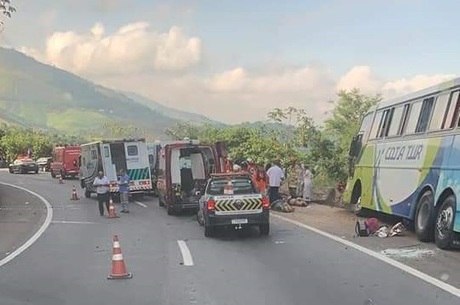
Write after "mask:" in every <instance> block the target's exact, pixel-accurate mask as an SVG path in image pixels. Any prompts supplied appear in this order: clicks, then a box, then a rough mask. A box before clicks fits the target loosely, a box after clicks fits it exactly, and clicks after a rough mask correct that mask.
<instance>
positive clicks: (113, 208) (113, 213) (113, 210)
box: [108, 198, 119, 218]
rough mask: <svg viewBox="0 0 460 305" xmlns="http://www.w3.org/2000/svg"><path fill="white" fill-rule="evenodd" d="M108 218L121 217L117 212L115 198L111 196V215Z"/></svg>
mask: <svg viewBox="0 0 460 305" xmlns="http://www.w3.org/2000/svg"><path fill="white" fill-rule="evenodd" d="M108 218H119V216H118V215H117V212H116V211H115V206H114V205H113V200H112V198H110V201H109V216H108Z"/></svg>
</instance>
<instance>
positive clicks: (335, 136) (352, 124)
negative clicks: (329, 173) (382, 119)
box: [325, 89, 381, 181]
mask: <svg viewBox="0 0 460 305" xmlns="http://www.w3.org/2000/svg"><path fill="white" fill-rule="evenodd" d="M338 97H339V99H338V101H337V103H336V106H335V108H334V110H333V111H332V117H331V118H329V119H328V120H326V121H325V134H326V136H327V137H328V138H329V139H331V140H333V141H334V142H335V143H336V144H335V154H334V155H333V158H334V162H333V163H334V164H336V165H337V166H336V165H333V166H332V164H331V166H332V167H333V168H334V171H335V173H336V175H335V176H336V178H337V179H339V180H342V181H343V180H345V179H346V176H347V162H348V150H349V146H350V143H351V140H352V138H353V136H354V135H356V133H357V132H358V129H359V127H360V125H361V121H362V119H363V118H364V116H365V115H366V113H367V112H368V111H369V110H370V109H371V107H373V106H375V105H376V104H377V103H378V102H380V100H381V96H380V95H375V96H367V95H364V94H361V92H360V91H359V89H353V90H350V91H340V92H339V93H338ZM333 168H330V169H329V170H333Z"/></svg>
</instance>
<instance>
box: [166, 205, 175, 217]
mask: <svg viewBox="0 0 460 305" xmlns="http://www.w3.org/2000/svg"><path fill="white" fill-rule="evenodd" d="M167 210H168V215H174V207H173V206H172V205H170V204H168V207H167Z"/></svg>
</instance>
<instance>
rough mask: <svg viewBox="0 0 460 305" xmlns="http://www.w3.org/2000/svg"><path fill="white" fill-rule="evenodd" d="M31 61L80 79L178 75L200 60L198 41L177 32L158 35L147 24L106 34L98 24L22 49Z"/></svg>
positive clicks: (131, 26) (174, 30)
mask: <svg viewBox="0 0 460 305" xmlns="http://www.w3.org/2000/svg"><path fill="white" fill-rule="evenodd" d="M23 50H24V51H25V52H27V53H28V54H29V55H31V56H34V57H35V58H37V59H39V60H42V61H45V62H48V63H53V64H55V65H56V66H58V67H60V68H62V69H66V70H70V71H72V72H75V73H77V74H81V75H84V76H98V75H107V74H115V75H127V74H130V73H138V72H141V71H145V70H152V71H165V70H166V71H180V70H184V69H187V68H189V67H191V66H193V65H196V64H197V63H199V61H200V60H201V40H200V39H199V38H196V37H187V36H186V35H185V34H184V32H183V31H182V29H181V28H179V27H175V26H173V27H171V29H170V30H169V31H168V32H166V33H158V32H155V31H153V30H152V29H151V28H150V25H149V24H148V23H147V22H136V23H131V24H127V25H125V26H122V27H120V28H119V29H118V30H117V31H116V32H114V33H112V34H110V33H106V30H105V28H104V26H103V24H101V23H96V24H95V25H94V26H93V27H92V28H91V29H90V30H89V31H88V33H76V32H74V31H67V32H55V33H53V34H51V35H50V36H49V37H48V39H47V41H46V49H45V50H44V51H43V52H40V51H39V50H36V49H27V48H23Z"/></svg>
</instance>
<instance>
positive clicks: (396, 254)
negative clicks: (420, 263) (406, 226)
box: [380, 246, 435, 259]
mask: <svg viewBox="0 0 460 305" xmlns="http://www.w3.org/2000/svg"><path fill="white" fill-rule="evenodd" d="M380 253H381V254H383V255H385V256H388V257H391V258H399V259H411V258H412V259H420V258H423V257H429V256H433V255H435V251H434V250H431V249H423V248H421V247H419V246H415V247H411V248H396V249H385V250H382V251H380Z"/></svg>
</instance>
